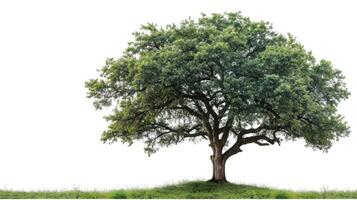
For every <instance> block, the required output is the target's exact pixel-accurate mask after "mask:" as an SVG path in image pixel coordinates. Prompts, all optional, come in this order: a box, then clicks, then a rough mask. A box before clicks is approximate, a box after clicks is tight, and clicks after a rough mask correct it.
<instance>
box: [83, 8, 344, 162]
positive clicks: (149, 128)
mask: <svg viewBox="0 0 357 200" xmlns="http://www.w3.org/2000/svg"><path fill="white" fill-rule="evenodd" d="M134 36H135V39H134V41H132V42H130V43H129V45H128V47H127V48H126V50H125V51H124V52H123V55H122V56H121V57H120V58H118V59H114V58H110V59H108V60H107V62H106V65H105V66H104V67H103V68H102V69H101V70H100V77H99V78H97V79H92V80H89V81H87V82H86V87H87V89H88V97H89V98H92V99H93V100H94V106H95V107H96V108H97V109H102V108H104V107H112V108H113V112H112V114H110V115H109V116H106V119H107V120H108V121H109V123H110V125H109V126H108V129H107V130H106V131H105V132H104V133H103V135H102V140H103V141H108V142H115V141H117V140H118V139H119V140H120V141H121V142H124V143H128V144H131V143H132V142H134V141H135V140H143V141H144V142H145V143H146V145H147V146H146V148H145V150H146V151H147V152H148V153H153V152H155V151H156V150H157V149H158V148H159V147H160V146H168V145H171V144H177V143H179V142H182V141H184V140H186V139H189V140H201V139H206V140H209V141H210V143H211V144H217V145H226V144H227V142H228V140H230V139H232V138H233V140H234V144H235V145H234V146H232V147H231V148H230V150H229V151H228V153H227V155H228V154H229V155H231V154H235V153H237V152H239V151H240V146H242V145H245V144H248V143H256V144H259V145H269V144H274V143H275V142H278V143H279V142H280V141H281V138H285V139H287V140H289V139H296V138H301V139H304V140H305V141H306V144H307V145H308V146H311V147H313V148H317V149H321V150H327V149H329V148H330V147H331V145H332V143H333V141H336V140H338V139H339V138H340V137H345V136H347V135H348V133H349V127H348V125H347V124H346V122H344V121H343V117H342V116H340V115H339V114H338V113H337V105H338V103H339V102H340V101H341V100H343V99H346V98H348V96H349V92H348V91H347V89H346V87H345V83H344V82H343V79H344V77H343V75H342V74H341V71H339V70H337V69H334V68H333V66H332V64H331V62H329V61H326V60H321V61H316V60H315V58H314V57H313V55H312V53H311V52H308V51H306V50H305V49H304V47H303V45H301V44H300V43H299V42H297V41H296V39H295V38H294V37H292V36H291V35H288V36H285V35H282V34H279V33H276V32H275V31H273V29H272V26H271V25H270V24H269V23H267V22H254V21H251V20H250V19H249V18H247V17H243V16H241V15H240V14H239V13H225V14H223V15H220V14H213V15H211V16H206V15H203V16H202V17H201V18H199V19H198V20H196V21H195V20H192V19H188V20H184V21H182V22H181V23H180V24H172V25H168V26H165V27H161V26H157V25H155V24H146V25H143V26H142V27H141V29H140V31H138V32H136V33H134ZM249 134H250V137H248V136H247V135H249ZM265 142H267V143H265Z"/></svg>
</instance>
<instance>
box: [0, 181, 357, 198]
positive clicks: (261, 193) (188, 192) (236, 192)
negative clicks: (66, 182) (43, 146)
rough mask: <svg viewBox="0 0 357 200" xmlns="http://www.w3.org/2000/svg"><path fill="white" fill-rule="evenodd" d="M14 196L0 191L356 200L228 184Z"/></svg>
mask: <svg viewBox="0 0 357 200" xmlns="http://www.w3.org/2000/svg"><path fill="white" fill-rule="evenodd" d="M76 193H77V191H67V192H50V191H46V192H15V191H1V190H0V199H3V198H8V199H15V198H21V199H40V198H42V199H43V198H47V199H54V198H56V199H74V198H80V199H99V198H100V199H126V198H130V199H150V198H155V199H186V198H190V199H213V198H214V199H248V198H257V199H275V198H276V199H292V198H294V199H301V198H302V199H311V198H314V199H320V198H328V199H333V198H357V192H356V191H355V192H352V191H345V192H343V191H324V192H312V191H311V192H309V191H306V192H294V191H289V190H278V189H270V188H266V187H256V186H248V185H236V184H231V183H225V184H217V183H208V182H202V181H196V182H186V183H182V184H177V185H169V186H165V187H161V188H152V189H129V190H118V191H108V192H82V191H79V195H78V196H77V195H76Z"/></svg>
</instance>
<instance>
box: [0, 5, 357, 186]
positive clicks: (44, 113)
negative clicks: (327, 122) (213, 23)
mask: <svg viewBox="0 0 357 200" xmlns="http://www.w3.org/2000/svg"><path fill="white" fill-rule="evenodd" d="M356 10H357V6H356V4H354V2H353V1H337V0H336V1H326V0H322V1H308V0H306V1H301V0H296V1H286V0H281V1H274V0H272V1H266V0H262V1H252V0H249V1H248V0H246V1H242V0H235V1H233V0H232V1H228V0H227V1H224V0H217V1H208V0H202V1H198V0H192V1H183V0H177V1H165V0H162V1H156V0H151V1H145V0H143V1H134V0H130V1H129V0H128V1H99V0H98V1H45V0H43V1H36V0H35V1H16V0H12V1H10V0H8V1H1V2H0V95H1V96H0V189H4V188H5V189H17V190H18V189H25V190H42V189H51V190H53V189H71V188H73V187H79V188H81V189H111V188H125V187H145V186H155V185H163V184H167V183H176V182H178V181H182V180H195V179H208V178H210V176H211V163H210V161H209V155H210V153H211V152H210V149H209V148H208V145H207V143H200V144H190V143H187V144H181V145H178V146H173V147H170V148H167V149H162V150H161V151H160V152H158V153H157V154H154V155H153V156H151V157H147V156H146V155H145V154H144V152H143V149H142V148H143V145H142V144H140V143H139V144H136V145H133V146H132V147H127V146H125V145H122V144H120V143H117V144H113V145H108V144H102V143H101V142H100V140H99V139H100V134H101V132H102V131H103V130H104V129H105V127H106V122H105V120H104V119H103V118H102V116H103V115H104V112H99V111H95V110H94V108H93V106H92V104H91V101H90V100H88V99H86V98H85V96H86V90H85V88H84V82H85V81H86V80H88V79H89V78H95V77H96V76H97V75H98V73H97V72H96V69H98V68H100V67H101V66H102V65H103V64H104V61H105V59H106V58H107V57H119V56H120V55H121V52H122V50H123V49H124V48H125V46H126V44H127V42H129V41H130V40H131V39H132V35H131V33H132V32H134V31H136V30H138V28H139V26H140V24H143V23H146V22H155V23H158V24H161V25H165V24H169V23H172V22H179V21H180V20H182V19H185V18H187V17H188V16H192V17H193V18H197V17H199V16H200V13H202V12H203V13H206V14H209V13H212V12H218V13H223V12H224V11H242V14H243V15H245V16H249V17H251V18H252V19H254V20H266V21H270V22H272V23H273V25H274V29H275V30H277V31H279V32H282V33H287V32H290V33H292V34H293V35H295V36H297V39H298V40H299V41H300V42H302V43H303V44H304V45H305V47H306V48H307V49H309V50H312V51H313V52H314V55H316V57H317V58H319V59H320V58H327V59H329V60H331V61H332V62H333V63H334V64H335V67H337V68H339V69H341V70H342V71H343V72H344V74H345V75H346V82H347V86H348V88H349V89H350V91H351V93H352V96H351V97H350V99H349V100H348V101H345V102H343V103H342V104H341V106H340V113H342V114H343V115H345V116H346V120H347V121H348V122H349V124H350V126H351V128H352V133H351V136H350V137H348V138H344V139H342V140H340V141H339V142H338V143H336V144H335V145H334V146H333V147H332V148H331V150H330V151H329V153H328V154H325V153H322V152H318V151H313V150H311V149H308V148H305V147H304V143H303V142H301V141H298V142H294V143H293V142H289V143H283V144H282V146H280V147H279V146H273V147H259V146H254V145H251V146H247V147H245V148H244V152H243V153H241V154H238V155H237V156H235V157H233V158H231V159H230V160H229V161H228V163H227V178H228V179H229V180H230V181H231V182H235V183H246V184H257V185H266V186H272V187H279V188H291V189H315V190H319V189H357V173H356V169H357V161H356V157H357V156H356V152H357V135H356V134H355V132H356V123H355V119H356V114H355V113H354V112H355V110H356V94H357V91H356V84H357V81H356V78H355V77H354V76H355V75H354V73H355V69H356V66H357V61H356V47H357V37H356V35H357V28H356V24H357V22H356V19H357V12H356Z"/></svg>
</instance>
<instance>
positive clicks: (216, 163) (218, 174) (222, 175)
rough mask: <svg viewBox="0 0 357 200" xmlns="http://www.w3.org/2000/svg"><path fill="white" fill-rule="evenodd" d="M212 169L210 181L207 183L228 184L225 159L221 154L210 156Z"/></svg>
mask: <svg viewBox="0 0 357 200" xmlns="http://www.w3.org/2000/svg"><path fill="white" fill-rule="evenodd" d="M211 161H212V167H213V175H212V179H210V180H209V182H215V183H226V182H228V181H227V179H226V172H225V169H226V168H225V166H226V159H224V158H223V156H222V154H220V155H219V154H218V155H212V156H211Z"/></svg>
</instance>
